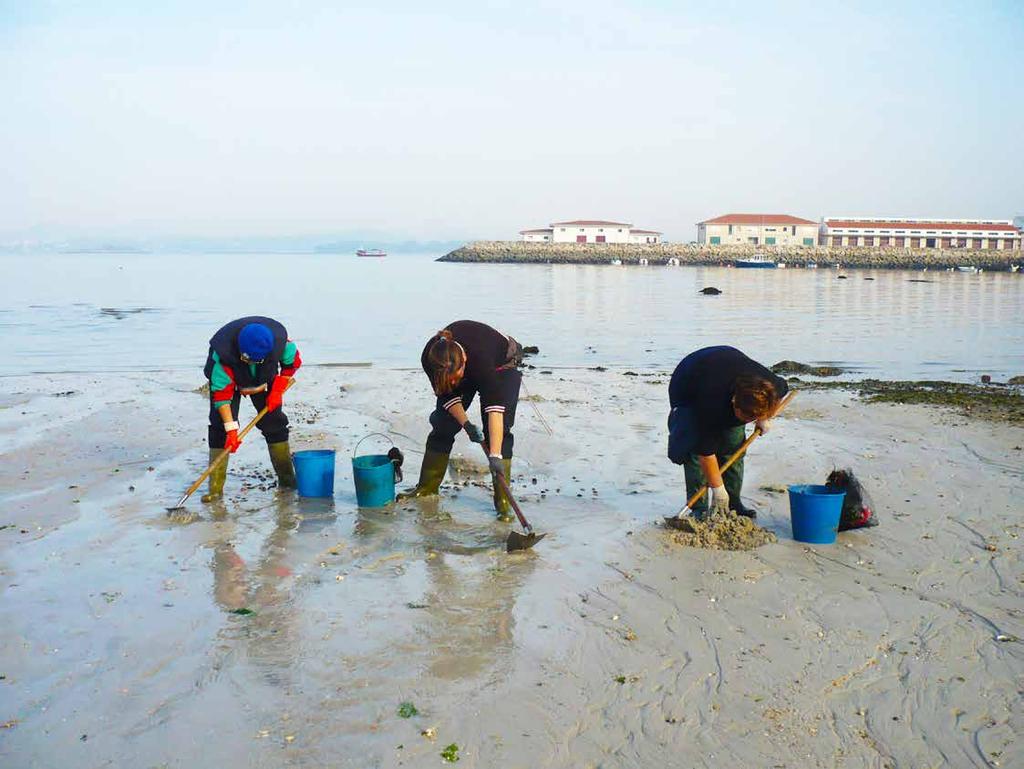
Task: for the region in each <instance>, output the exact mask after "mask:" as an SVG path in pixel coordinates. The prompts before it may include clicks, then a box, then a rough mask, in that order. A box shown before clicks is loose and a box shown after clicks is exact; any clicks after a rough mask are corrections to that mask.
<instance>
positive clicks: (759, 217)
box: [698, 214, 818, 225]
mask: <svg viewBox="0 0 1024 769" xmlns="http://www.w3.org/2000/svg"><path fill="white" fill-rule="evenodd" d="M698 224H757V225H762V224H812V225H817V224H818V223H817V222H812V221H810V220H809V219H800V218H799V217H796V216H790V215H789V214H726V215H725V216H716V217H715V218H714V219H707V220H706V221H703V222H698Z"/></svg>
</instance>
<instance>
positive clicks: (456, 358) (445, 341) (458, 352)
mask: <svg viewBox="0 0 1024 769" xmlns="http://www.w3.org/2000/svg"><path fill="white" fill-rule="evenodd" d="M465 363H466V351H465V350H463V349H462V345H460V344H459V343H458V342H456V341H455V340H454V339H453V338H452V332H451V331H449V330H448V329H443V330H441V331H438V332H437V334H436V335H435V336H434V341H433V343H432V344H431V345H430V348H429V349H428V350H427V365H428V366H429V367H430V384H431V385H432V386H433V388H434V394H435V395H438V396H441V395H447V394H448V393H450V392H452V391H453V390H454V389H455V388H456V387H458V385H459V378H458V377H456V374H457V373H458V371H459V369H461V368H462V367H463V366H464V365H465Z"/></svg>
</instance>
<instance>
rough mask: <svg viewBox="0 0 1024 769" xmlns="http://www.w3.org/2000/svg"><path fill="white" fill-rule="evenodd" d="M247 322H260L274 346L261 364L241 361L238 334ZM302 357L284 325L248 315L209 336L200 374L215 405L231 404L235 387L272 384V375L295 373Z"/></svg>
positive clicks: (246, 387) (289, 375)
mask: <svg viewBox="0 0 1024 769" xmlns="http://www.w3.org/2000/svg"><path fill="white" fill-rule="evenodd" d="M249 323H262V324H263V325H265V326H267V327H268V328H269V329H270V330H271V331H272V332H273V334H274V348H273V350H272V351H271V353H270V355H268V356H267V358H266V360H264V361H262V362H261V363H245V362H244V361H242V358H241V353H240V351H239V349H238V334H239V332H241V330H242V329H243V328H244V327H245V326H246V325H248V324H249ZM301 365H302V357H301V356H300V355H299V348H298V347H297V346H296V345H295V342H293V341H292V340H290V339H289V338H288V331H287V329H285V327H284V325H283V324H281V323H279V322H278V321H276V320H274V319H273V318H265V317H261V316H250V317H246V318H239V319H238V320H234V321H231V322H230V323H228V324H226V325H225V326H223V327H222V328H221V329H219V330H218V331H217V333H216V334H214V335H213V337H212V338H211V339H210V351H209V354H208V355H207V358H206V366H205V367H204V368H203V373H204V374H205V375H206V378H207V379H209V380H210V397H211V399H212V400H213V405H214V407H215V408H219V407H220V406H223V405H225V404H228V403H231V400H232V399H233V398H234V396H235V390H236V389H239V390H241V391H243V392H244V391H245V390H249V389H254V388H258V387H260V386H261V385H266V386H267V387H268V388H269V387H270V386H271V385H272V384H273V383H274V377H276V376H278V375H280V376H287V377H291V376H295V372H296V371H298V369H299V367H300V366H301Z"/></svg>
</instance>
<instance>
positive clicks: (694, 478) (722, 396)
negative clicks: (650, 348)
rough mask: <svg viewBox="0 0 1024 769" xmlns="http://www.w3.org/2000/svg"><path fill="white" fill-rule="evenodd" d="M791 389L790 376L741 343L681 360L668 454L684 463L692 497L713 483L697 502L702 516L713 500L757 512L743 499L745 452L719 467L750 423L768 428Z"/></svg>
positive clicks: (671, 394)
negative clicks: (744, 350) (745, 351)
mask: <svg viewBox="0 0 1024 769" xmlns="http://www.w3.org/2000/svg"><path fill="white" fill-rule="evenodd" d="M788 391H789V385H788V384H787V383H786V380H785V379H783V378H782V377H780V376H776V375H775V374H773V373H772V372H771V371H769V370H768V369H767V368H765V367H764V366H762V365H761V364H760V363H758V362H757V361H755V360H751V359H750V358H748V357H747V356H746V355H744V354H743V353H742V352H740V351H739V350H737V349H736V348H735V347H726V346H724V345H723V346H718V347H705V348H703V349H701V350H697V351H696V352H692V353H690V354H689V355H687V356H686V357H685V358H683V359H682V361H680V362H679V365H678V366H676V370H675V371H674V372H673V374H672V380H671V381H670V382H669V386H668V399H669V407H670V409H671V411H670V412H669V415H668V458H669V459H670V460H672V461H673V462H674V463H675V464H677V465H682V466H683V472H684V474H685V476H686V498H687V499H689V498H690V497H692V496H693V495H694V494H695V493H696V491H697V489H699V488H700V487H701V486H703V485H704V484H705V483H706V484H707V485H708V488H709V493H708V494H706V495H705V496H704V497H702V498H701V501H700V502H698V503H697V505H696V506H695V508H694V515H696V516H697V517H698V518H701V517H703V516H704V514H705V512H706V510H707V506H708V504H709V501H710V506H711V509H712V510H713V511H715V512H726V511H728V510H735V511H736V512H737V513H738V514H739V515H744V516H747V517H748V518H755V517H756V516H757V511H755V510H754V509H753V508H750V507H747V506H746V505H744V504H743V501H742V500H741V499H740V491H741V489H742V487H743V459H742V457H741V458H740V459H739V460H737V461H736V462H735V463H734V464H733V465H732V467H730V468H729V469H728V470H726V471H725V472H724V473H723V472H721V471H720V469H719V468H720V466H721V465H722V464H724V463H725V461H726V459H728V458H729V457H730V456H731V455H732V454H733V453H735V452H736V451H737V449H739V447H740V445H741V444H742V443H743V441H744V440H746V437H747V436H746V429H745V427H744V426H745V425H746V424H747V423H749V422H754V424H755V429H758V430H760V431H761V432H762V433H766V432H768V429H769V427H770V426H771V416H772V414H774V413H775V411H776V409H777V408H778V405H779V401H780V400H781V399H782V397H783V396H784V395H785V394H786V393H787V392H788Z"/></svg>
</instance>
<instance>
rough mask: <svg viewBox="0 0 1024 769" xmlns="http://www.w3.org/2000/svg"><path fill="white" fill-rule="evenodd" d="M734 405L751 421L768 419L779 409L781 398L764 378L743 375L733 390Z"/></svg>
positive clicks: (737, 380)
mask: <svg viewBox="0 0 1024 769" xmlns="http://www.w3.org/2000/svg"><path fill="white" fill-rule="evenodd" d="M733 405H734V407H735V408H736V410H737V411H738V412H739V413H740V414H742V415H743V416H745V417H748V418H749V419H750V420H754V419H767V418H768V417H770V416H771V415H772V414H774V413H775V411H776V409H777V408H778V407H779V396H778V393H776V392H775V386H774V385H773V384H772V383H771V382H770V381H768V380H767V379H765V378H764V377H759V376H752V375H750V374H741V375H740V376H738V377H736V384H735V386H734V388H733Z"/></svg>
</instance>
